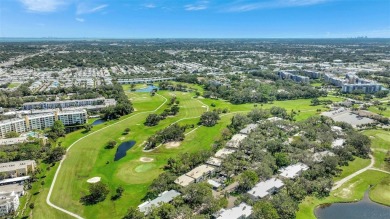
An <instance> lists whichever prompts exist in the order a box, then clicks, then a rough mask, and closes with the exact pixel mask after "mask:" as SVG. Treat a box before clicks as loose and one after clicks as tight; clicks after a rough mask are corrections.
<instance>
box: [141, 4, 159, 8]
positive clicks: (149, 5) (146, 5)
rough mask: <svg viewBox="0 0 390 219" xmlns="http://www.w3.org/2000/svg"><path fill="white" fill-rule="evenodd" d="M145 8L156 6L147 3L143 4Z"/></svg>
mask: <svg viewBox="0 0 390 219" xmlns="http://www.w3.org/2000/svg"><path fill="white" fill-rule="evenodd" d="M143 6H144V7H145V8H156V7H157V6H156V5H155V4H153V3H149V4H144V5H143Z"/></svg>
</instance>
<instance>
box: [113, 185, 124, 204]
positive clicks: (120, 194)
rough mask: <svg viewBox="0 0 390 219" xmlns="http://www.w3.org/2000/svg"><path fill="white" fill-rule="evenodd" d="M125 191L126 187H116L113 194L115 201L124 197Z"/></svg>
mask: <svg viewBox="0 0 390 219" xmlns="http://www.w3.org/2000/svg"><path fill="white" fill-rule="evenodd" d="M124 191H125V189H124V188H123V187H122V186H118V188H116V190H115V192H116V193H115V195H113V196H111V200H113V201H115V200H117V199H119V198H120V197H122V194H123V192H124Z"/></svg>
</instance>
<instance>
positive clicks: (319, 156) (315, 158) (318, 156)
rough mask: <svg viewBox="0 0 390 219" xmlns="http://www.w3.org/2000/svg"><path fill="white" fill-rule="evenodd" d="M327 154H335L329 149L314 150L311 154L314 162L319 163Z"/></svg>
mask: <svg viewBox="0 0 390 219" xmlns="http://www.w3.org/2000/svg"><path fill="white" fill-rule="evenodd" d="M327 156H330V157H332V156H335V154H334V153H333V152H331V151H322V152H316V153H314V154H313V161H314V162H316V163H321V162H322V161H323V160H324V157H327Z"/></svg>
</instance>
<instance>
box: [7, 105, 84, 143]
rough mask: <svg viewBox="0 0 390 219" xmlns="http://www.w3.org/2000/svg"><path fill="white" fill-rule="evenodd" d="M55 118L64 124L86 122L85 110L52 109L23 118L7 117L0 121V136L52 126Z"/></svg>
mask: <svg viewBox="0 0 390 219" xmlns="http://www.w3.org/2000/svg"><path fill="white" fill-rule="evenodd" d="M56 120H60V121H61V122H62V123H63V124H64V125H78V124H84V123H86V122H87V111H86V110H73V111H58V110H57V111H54V112H51V113H44V114H34V115H26V116H24V118H19V119H9V120H4V121H1V122H0V137H1V138H4V137H5V134H6V133H8V132H11V131H15V132H17V133H23V132H27V131H31V130H36V129H38V130H43V129H45V128H49V127H51V126H53V124H54V122H55V121H56Z"/></svg>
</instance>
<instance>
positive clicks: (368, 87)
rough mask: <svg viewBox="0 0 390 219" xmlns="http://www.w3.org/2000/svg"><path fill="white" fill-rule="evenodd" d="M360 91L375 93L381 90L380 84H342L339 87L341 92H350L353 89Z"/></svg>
mask: <svg viewBox="0 0 390 219" xmlns="http://www.w3.org/2000/svg"><path fill="white" fill-rule="evenodd" d="M358 90H360V91H362V92H363V93H366V94H367V93H376V92H378V91H381V90H382V85H381V84H374V83H373V84H344V85H343V86H342V87H341V91H342V92H343V93H351V92H353V91H358Z"/></svg>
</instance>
